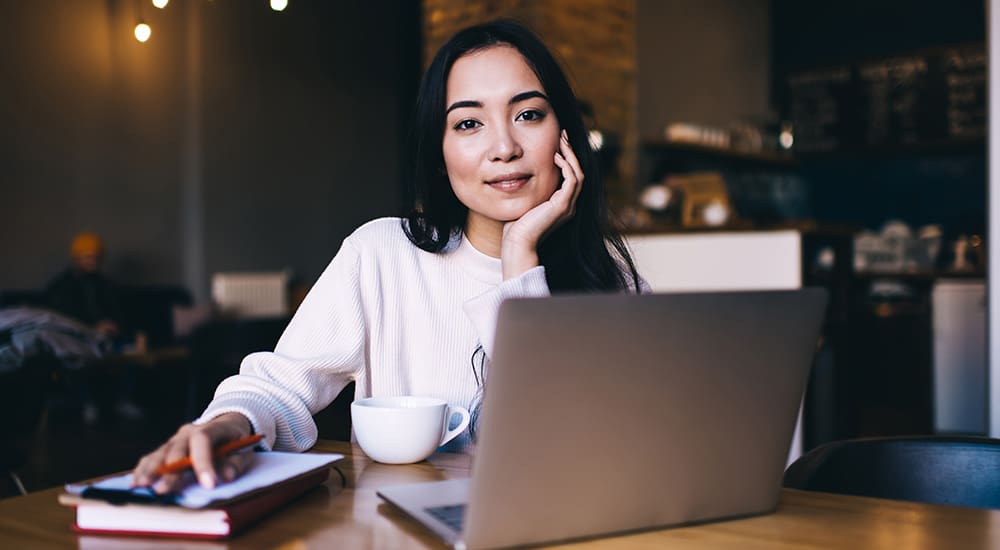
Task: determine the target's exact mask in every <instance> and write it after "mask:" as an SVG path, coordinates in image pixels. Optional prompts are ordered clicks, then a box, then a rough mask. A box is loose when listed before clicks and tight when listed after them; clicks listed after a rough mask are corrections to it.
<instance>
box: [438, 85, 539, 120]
mask: <svg viewBox="0 0 1000 550" xmlns="http://www.w3.org/2000/svg"><path fill="white" fill-rule="evenodd" d="M533 97H537V98H540V99H544V100H545V101H548V100H549V98H548V96H546V95H545V94H543V93H542V92H539V91H538V90H530V91H527V92H521V93H519V94H516V95H515V96H514V97H512V98H510V101H508V102H507V105H513V104H515V103H519V102H521V101H524V100H526V99H531V98H533ZM462 107H478V108H482V107H483V102H482V101H472V100H464V101H456V102H455V103H452V104H451V105H450V106H449V107H448V110H446V111H445V112H444V114H446V115H447V114H448V113H450V112H452V111H454V110H455V109H461V108H462Z"/></svg>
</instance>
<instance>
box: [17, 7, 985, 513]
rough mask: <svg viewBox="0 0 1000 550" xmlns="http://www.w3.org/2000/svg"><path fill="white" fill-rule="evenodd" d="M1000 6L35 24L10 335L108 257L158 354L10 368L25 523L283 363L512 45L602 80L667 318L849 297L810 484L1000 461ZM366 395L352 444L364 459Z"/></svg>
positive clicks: (36, 361) (589, 96)
mask: <svg viewBox="0 0 1000 550" xmlns="http://www.w3.org/2000/svg"><path fill="white" fill-rule="evenodd" d="M986 4H989V3H984V2H983V1H982V0H952V1H950V2H947V3H942V2H932V1H930V0H917V1H914V0H866V1H861V0H843V1H840V2H801V1H796V0H539V1H537V2H523V1H518V0H377V1H368V2H354V1H345V2H328V1H325V0H271V1H270V2H268V0H170V1H169V2H168V1H167V0H153V1H150V0H134V1H133V0H81V1H74V2H53V1H42V2H7V3H5V4H4V9H5V16H4V20H5V22H6V25H5V28H6V30H5V32H3V33H0V43H2V45H3V47H2V52H3V53H2V54H0V59H2V64H0V70H2V71H3V73H2V77H0V80H2V82H3V83H4V84H3V85H2V86H0V112H2V113H3V126H4V131H3V132H0V140H2V141H3V144H4V146H3V147H2V148H0V151H2V153H0V155H2V158H3V162H2V166H3V168H4V176H3V184H2V185H0V227H2V231H0V250H3V266H4V267H3V269H2V270H0V313H2V312H4V311H7V312H10V311H14V310H19V309H20V310H21V311H24V308H34V309H36V310H37V309H44V308H45V307H47V302H46V288H47V285H48V284H49V281H50V280H52V279H53V277H54V276H55V275H56V274H57V273H59V272H60V271H61V270H63V269H64V268H65V267H66V265H67V262H68V261H69V248H70V243H71V241H72V239H73V238H74V236H76V235H79V234H80V233H81V232H89V233H92V234H94V235H97V236H99V237H100V240H101V243H102V246H103V249H102V251H103V266H102V270H103V273H104V274H105V275H106V276H107V277H108V278H109V279H111V280H113V281H115V283H116V284H117V285H118V288H119V289H120V292H121V293H122V294H121V295H122V297H123V298H122V315H123V321H122V323H123V325H127V326H128V331H127V332H126V331H123V334H127V336H128V338H127V339H126V340H125V341H122V342H119V343H117V344H116V345H115V346H114V348H113V349H112V350H111V351H108V352H107V353H105V354H103V356H102V357H100V358H97V359H93V360H87V361H83V362H82V363H81V362H74V361H67V360H64V359H62V358H61V357H60V356H57V355H53V354H52V353H48V354H45V353H43V354H41V357H37V358H36V357H31V356H29V354H21V355H18V354H17V353H14V354H9V355H0V358H3V359H4V361H5V363H3V364H0V377H3V378H2V379H3V380H4V381H3V382H0V385H2V386H4V388H3V389H4V391H5V394H4V395H5V397H4V400H3V401H4V402H3V403H2V406H4V407H6V408H5V414H6V416H7V417H8V419H14V422H13V424H12V425H8V428H7V429H6V430H5V436H4V439H5V442H4V443H3V446H2V447H0V452H2V456H0V459H2V460H3V462H2V465H3V469H4V470H5V472H4V475H3V477H2V479H0V497H13V496H15V495H18V494H20V493H21V492H22V491H26V492H29V493H30V492H33V491H38V490H43V489H48V488H51V487H56V486H59V485H61V484H63V483H66V482H70V481H75V480H79V479H84V478H88V477H94V476H97V475H101V474H105V473H109V472H114V471H122V470H126V469H129V468H131V467H132V466H133V465H134V464H135V461H136V459H137V458H138V457H139V456H141V455H142V454H144V453H147V452H149V451H150V450H152V449H153V448H155V447H156V446H157V445H158V444H159V443H161V442H162V441H164V440H165V439H166V438H167V437H169V436H170V434H172V433H173V432H174V430H176V428H177V426H179V425H180V424H182V423H184V422H189V421H191V420H193V419H194V418H196V417H197V416H198V414H199V413H200V411H201V410H203V409H204V407H205V406H206V404H207V403H208V402H209V401H210V400H211V396H212V392H213V390H214V388H215V386H216V385H217V384H218V382H220V381H221V380H223V379H224V378H225V377H227V376H229V375H231V374H234V373H236V372H237V370H238V368H239V364H240V361H241V360H242V358H243V357H244V356H245V355H247V354H248V353H251V352H254V351H259V350H268V349H273V346H274V344H275V342H276V341H277V339H278V337H279V336H280V335H281V333H282V331H283V329H284V327H285V326H286V325H287V323H288V321H289V319H290V318H291V316H292V315H293V314H294V312H295V309H296V307H297V305H298V304H299V303H300V302H301V300H302V298H303V296H304V295H305V293H306V292H307V291H308V290H309V288H310V286H311V285H312V284H313V283H314V282H315V281H316V279H317V277H318V276H319V275H320V273H321V272H322V270H323V269H324V267H325V266H326V265H327V263H328V262H329V260H330V258H331V257H333V255H334V254H335V253H336V252H337V250H338V248H339V247H340V244H341V242H342V240H343V239H344V238H345V237H346V236H347V235H348V234H350V233H351V231H353V230H354V229H355V228H356V227H358V226H359V225H361V224H363V223H364V222H366V221H368V220H371V219H374V218H378V217H383V216H393V215H398V214H399V213H400V212H401V210H402V209H403V208H404V207H405V206H406V205H404V204H403V197H402V193H401V190H400V189H401V186H400V182H401V181H403V180H405V178H406V177H407V174H406V173H405V169H404V165H405V158H406V154H405V150H406V149H405V148H406V139H407V133H408V127H409V124H410V114H411V110H412V106H413V103H414V100H415V97H416V93H417V88H418V84H419V79H420V76H421V74H422V71H423V69H424V68H426V65H427V63H428V62H429V59H430V57H431V56H432V55H433V52H435V51H436V49H437V48H438V47H440V45H441V44H442V43H443V42H444V41H445V40H446V39H447V38H448V37H449V36H451V35H452V34H453V33H454V32H456V31H457V30H458V29H461V28H463V27H465V26H468V25H470V24H473V23H477V22H482V21H487V20H490V19H494V18H497V17H511V18H515V19H517V20H519V21H522V22H525V23H527V24H528V25H529V26H530V27H531V28H533V29H534V30H535V31H536V32H538V34H539V35H540V36H541V37H542V38H543V40H544V41H545V42H546V44H547V45H549V46H550V48H551V49H552V50H553V51H554V52H555V54H556V55H557V57H558V58H559V61H560V62H561V63H562V64H563V67H564V68H565V69H566V71H567V73H568V74H569V75H570V78H571V79H572V82H573V85H574V88H575V91H576V93H577V95H578V97H579V99H580V101H581V109H582V110H583V112H584V114H585V122H586V124H587V126H588V130H589V135H590V146H591V148H593V149H594V150H595V151H596V152H597V154H598V156H599V158H600V161H601V164H600V166H601V170H602V173H603V175H604V179H605V182H606V185H607V195H608V198H609V201H610V204H611V206H612V208H613V210H614V212H615V215H616V217H617V219H618V220H619V221H620V226H621V229H622V232H623V234H624V235H625V236H626V240H627V241H628V243H629V246H630V248H631V249H632V251H633V253H634V255H635V260H636V263H637V267H638V269H639V271H640V273H641V274H642V275H643V277H645V278H646V280H647V281H648V282H649V283H650V286H651V287H652V289H653V290H654V291H656V292H692V291H740V290H775V289H791V288H799V287H805V286H819V287H823V288H825V289H826V290H827V292H828V293H829V294H828V295H829V304H828V307H827V311H826V315H825V320H824V323H823V329H822V336H821V338H820V342H819V343H818V345H817V352H816V355H815V359H814V362H813V365H812V370H811V375H810V377H809V382H808V385H807V388H806V391H805V397H804V400H803V404H802V408H801V413H800V419H799V422H798V425H797V428H796V436H795V442H794V443H793V450H792V453H793V457H792V458H794V457H795V456H798V455H801V454H803V453H807V452H809V451H810V450H812V449H815V448H817V447H819V446H821V445H824V444H829V443H831V442H835V441H840V440H849V439H856V438H881V437H896V436H976V437H988V436H991V435H992V436H997V434H998V433H1000V432H998V424H1000V422H998V421H997V419H998V418H1000V416H998V415H1000V410H997V409H1000V407H997V406H996V405H995V404H996V403H1000V393H998V392H997V391H994V390H992V389H991V362H990V360H989V346H988V341H989V338H988V332H987V326H988V323H987V319H988V318H989V317H990V313H989V311H990V310H989V308H987V301H988V294H987V278H988V275H987V273H988V270H987V263H988V261H989V259H988V257H987V254H986V250H987V247H988V240H989V238H988V237H989V231H990V228H989V227H988V222H987V220H988V215H987V212H988V197H989V194H988V193H987V189H988V187H989V173H988V171H987V146H988V141H987V131H988V125H989V123H988V117H987V109H986V96H987V87H986V81H987V74H988V73H987V70H986V68H987V59H988V58H987V49H988V39H987V13H988V12H987V5H986ZM994 4H995V3H994ZM0 318H2V317H0ZM5 328H9V327H4V326H2V325H0V346H11V345H13V340H12V339H11V334H12V333H11V332H10V331H9V330H8V331H7V334H6V335H4V331H3V329H5ZM4 336H6V338H4ZM8 358H10V361H7V359H8ZM993 363H996V360H995V359H994V361H993ZM81 364H82V366H81ZM993 371H994V372H996V371H995V369H993ZM992 377H993V378H997V376H996V375H995V374H993V375H992ZM351 394H352V392H351V391H350V388H349V390H348V391H345V392H344V393H342V394H341V396H340V397H339V398H338V399H337V400H336V401H334V403H333V404H331V405H330V406H329V407H328V408H327V409H326V410H324V411H322V412H321V413H319V414H318V415H317V416H316V420H317V424H318V426H319V430H320V438H321V439H331V440H341V441H346V440H350V434H351V428H350V415H349V412H348V410H349V405H350V401H351V398H352V397H353V395H351ZM123 404H124V405H126V406H125V407H123V406H122V405H123ZM991 419H992V421H991Z"/></svg>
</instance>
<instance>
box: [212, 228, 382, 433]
mask: <svg viewBox="0 0 1000 550" xmlns="http://www.w3.org/2000/svg"><path fill="white" fill-rule="evenodd" d="M359 277H360V270H359V254H358V251H357V250H356V249H355V248H354V246H352V244H351V242H350V239H347V240H345V241H344V244H343V246H342V247H341V249H340V251H339V252H338V253H337V255H336V256H335V257H334V258H333V260H332V261H331V262H330V264H329V266H327V268H326V270H324V272H323V274H322V275H321V276H320V278H319V280H318V281H317V282H316V284H315V285H314V286H313V288H312V289H311V290H310V291H309V294H308V295H307V296H306V298H305V300H304V301H303V302H302V304H301V305H300V306H299V309H298V310H297V311H296V313H295V315H294V317H293V318H292V320H291V322H290V323H289V325H288V327H287V328H286V329H285V332H284V333H283V334H282V336H281V338H280V339H279V340H278V344H277V346H276V347H275V350H274V351H273V352H258V353H253V354H250V355H248V356H247V357H246V358H244V359H243V362H242V364H241V365H240V373H239V374H238V375H236V376H231V377H229V378H227V379H226V380H224V381H223V382H222V383H221V384H220V385H219V387H218V389H216V392H215V399H214V400H213V401H212V403H211V404H210V405H209V406H208V408H207V409H206V410H205V412H204V413H203V414H202V416H201V418H199V419H198V420H197V421H195V423H204V422H207V421H209V420H211V419H212V418H215V417H217V416H219V415H221V414H223V413H227V412H238V413H241V414H243V415H244V416H246V417H247V418H248V419H249V420H250V423H251V424H252V425H253V428H254V431H255V432H256V433H260V434H263V435H264V440H263V441H264V443H265V447H267V448H269V449H281V450H291V451H305V450H307V449H309V448H310V447H312V446H313V445H314V444H315V443H316V439H317V429H316V424H315V422H314V421H313V419H312V415H314V414H316V413H317V412H319V411H321V410H322V409H323V408H325V407H326V406H327V405H329V404H330V403H331V402H332V401H333V399H334V398H336V397H337V394H339V393H340V391H341V390H343V389H344V387H345V386H346V385H347V384H348V383H349V382H350V381H351V380H354V379H357V378H358V376H359V375H360V373H362V372H363V371H364V368H365V364H364V363H365V354H364V350H365V341H366V336H365V334H366V329H365V316H364V309H363V304H362V299H361V291H360V281H359Z"/></svg>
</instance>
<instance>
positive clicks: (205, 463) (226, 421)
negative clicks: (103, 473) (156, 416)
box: [132, 413, 253, 494]
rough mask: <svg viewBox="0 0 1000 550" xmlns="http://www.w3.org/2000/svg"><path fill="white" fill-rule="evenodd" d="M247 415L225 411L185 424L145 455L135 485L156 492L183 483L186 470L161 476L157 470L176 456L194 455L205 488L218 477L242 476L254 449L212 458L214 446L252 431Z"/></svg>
mask: <svg viewBox="0 0 1000 550" xmlns="http://www.w3.org/2000/svg"><path fill="white" fill-rule="evenodd" d="M252 431H253V430H252V428H251V425H250V421H249V420H247V417H245V416H243V415H242V414H239V413H225V414H222V415H219V416H217V417H215V418H213V419H212V420H210V421H208V422H206V423H204V424H201V425H197V426H196V425H194V424H185V425H183V426H181V427H180V429H178V430H177V433H176V434H174V435H173V437H171V438H170V439H169V440H167V442H166V443H164V444H163V445H160V448H158V449H156V450H155V451H153V452H151V453H149V454H148V455H146V456H144V457H142V458H141V459H140V460H139V463H138V464H137V465H136V467H135V470H134V471H133V472H132V473H133V479H134V484H135V486H136V487H146V486H149V485H152V486H153V490H154V491H155V492H157V493H160V494H163V493H169V492H173V491H174V490H176V489H178V488H180V487H181V486H182V483H181V478H182V476H183V475H184V472H179V473H175V474H164V475H163V476H158V475H157V474H156V470H157V469H158V468H159V467H160V466H163V465H164V464H168V463H170V462H173V461H175V460H180V459H182V458H184V457H186V456H190V457H191V462H192V463H193V465H194V466H193V470H194V473H195V476H197V478H198V482H199V483H200V484H201V485H202V486H203V487H206V488H212V487H215V486H216V485H217V484H218V483H219V480H220V479H221V480H222V481H224V482H225V481H232V480H234V479H236V478H237V477H239V475H240V474H242V473H243V472H244V471H245V470H246V469H247V467H248V466H249V465H250V462H251V461H252V460H253V454H252V453H233V454H230V455H228V456H225V457H223V458H220V459H218V462H214V461H213V457H212V450H213V449H214V448H215V447H218V446H219V445H221V444H223V443H227V442H229V441H233V440H235V439H239V438H241V437H246V436H248V435H250V434H251V432H252Z"/></svg>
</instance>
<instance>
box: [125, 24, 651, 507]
mask: <svg viewBox="0 0 1000 550" xmlns="http://www.w3.org/2000/svg"><path fill="white" fill-rule="evenodd" d="M414 122H415V126H414V128H415V131H414V136H413V137H414V139H413V141H414V144H413V147H412V152H413V159H412V165H413V166H412V168H413V171H412V182H411V184H410V188H409V189H408V193H409V195H410V196H409V199H410V201H411V202H410V204H412V205H414V210H413V211H412V212H411V213H410V214H409V215H407V216H406V217H405V218H403V219H395V218H383V219H379V220H375V221H372V222H369V223H367V224H365V225H363V226H362V227H360V228H358V229H357V230H356V231H355V232H354V233H353V234H352V235H351V236H349V237H348V238H347V239H345V240H344V243H343V245H342V247H341V249H340V251H338V253H337V255H336V256H335V257H334V258H333V260H332V261H331V262H330V265H329V266H328V267H327V269H326V270H325V271H324V273H323V274H322V275H321V276H320V278H319V280H318V281H317V282H316V285H315V286H314V287H313V289H312V290H311V291H310V292H309V295H308V296H307V297H306V299H305V301H303V303H302V305H301V306H300V307H299V309H298V311H297V312H296V313H295V316H294V317H293V319H292V321H291V322H290V323H289V325H288V328H287V329H286V330H285V333H284V334H283V335H282V337H281V339H280V340H279V341H278V344H277V346H276V348H275V351H274V352H267V353H264V352H262V353H254V354H251V355H249V356H247V357H246V359H244V361H243V364H242V365H241V367H240V374H239V375H236V376H233V377H230V378H228V379H226V380H225V381H223V382H222V383H221V384H220V385H219V388H218V390H216V395H215V399H214V400H213V401H212V403H211V404H209V406H208V409H207V410H206V411H205V413H204V414H203V415H202V416H201V418H199V419H198V420H196V421H195V422H194V423H193V424H189V425H186V426H183V427H181V428H180V430H178V432H177V434H175V435H174V436H173V437H172V438H171V439H170V440H169V441H168V442H167V443H165V444H164V445H163V446H161V447H160V448H159V449H157V450H155V451H153V452H152V453H150V454H149V455H147V456H145V457H143V459H142V460H141V461H140V462H139V464H138V466H137V467H136V470H135V480H136V483H137V484H148V483H152V482H154V481H156V484H155V485H154V490H156V491H157V492H166V491H169V490H171V489H172V488H173V487H174V486H175V484H177V483H178V478H177V476H176V475H166V476H163V477H162V478H160V479H159V480H156V477H155V475H154V474H153V471H154V470H155V469H156V468H157V467H158V466H160V465H161V464H164V463H165V462H169V461H173V460H177V459H179V458H183V457H184V456H188V455H190V456H191V458H192V461H193V462H194V470H195V472H196V474H197V475H198V479H199V481H200V482H201V483H202V484H203V485H205V486H208V487H211V486H214V485H215V484H216V483H217V482H218V481H219V479H220V478H221V479H222V480H231V479H233V478H235V477H236V476H237V475H239V473H240V471H241V470H242V469H243V468H244V467H245V465H246V459H245V457H242V456H240V455H239V454H236V455H231V456H230V457H227V458H226V459H224V460H223V461H222V462H221V463H220V464H218V465H216V466H217V468H214V467H213V464H212V459H211V448H212V447H213V446H216V445H219V444H220V443H223V442H225V441H229V440H233V439H236V438H239V437H243V436H246V435H248V434H250V433H261V434H264V436H265V439H264V446H265V447H267V448H274V449H284V450H296V451H303V450H306V449H308V448H309V447H311V446H312V445H313V444H314V443H315V441H316V426H315V424H314V422H313V420H312V415H313V414H315V413H317V412H319V411H320V410H322V409H323V408H325V407H326V406H327V405H328V404H329V403H330V402H331V401H333V399H334V398H335V397H336V396H337V394H338V393H340V391H341V390H342V389H343V388H344V387H345V386H346V385H347V384H348V383H349V382H351V381H352V380H353V381H355V382H356V389H355V398H356V399H361V398H364V397H369V396H373V395H403V394H409V395H428V396H435V397H439V398H442V399H444V400H446V401H448V402H449V403H453V404H456V405H462V406H469V405H470V404H474V403H475V401H476V400H477V396H478V390H479V388H480V386H481V384H482V382H483V378H484V375H485V365H486V361H487V358H488V357H489V356H490V355H491V354H492V351H493V350H492V345H493V341H492V339H493V330H494V325H495V322H496V313H497V308H498V307H499V305H500V303H501V302H502V301H503V300H505V299H507V298H511V297H525V296H545V295H548V294H549V293H550V292H552V291H615V290H618V291H621V290H633V291H634V290H636V289H645V286H644V283H642V281H641V280H640V279H639V276H638V274H637V273H636V270H635V267H634V266H633V264H632V261H631V259H630V257H629V254H628V252H627V250H626V249H625V247H624V245H623V244H622V241H621V238H620V237H619V236H618V235H617V234H616V233H615V232H614V231H613V230H612V228H611V224H610V222H609V219H608V218H609V216H608V212H607V210H606V206H605V199H604V190H603V188H602V187H601V184H600V181H597V180H598V177H599V172H598V170H597V169H596V166H595V164H594V157H593V154H592V153H591V151H590V150H589V148H588V147H587V143H588V142H587V135H586V131H585V128H584V126H583V122H582V119H581V116H580V113H579V110H578V107H577V101H576V98H575V96H574V95H573V92H572V90H571V89H570V86H569V84H568V83H567V81H566V78H565V76H564V75H563V73H562V71H561V70H560V68H559V66H558V64H557V63H556V62H555V60H554V59H553V58H552V55H551V54H550V53H549V52H548V50H546V48H545V46H544V45H543V44H542V43H541V42H540V41H539V40H538V38H536V37H535V36H534V35H533V34H531V32H529V31H528V30H526V29H525V28H523V27H521V26H520V25H518V24H516V23H513V22H510V21H497V22H493V23H488V24H485V25H480V26H476V27H471V28H468V29H466V30H463V31H461V32H459V33H458V34H457V35H455V36H454V37H453V38H452V39H451V40H450V41H449V42H448V43H446V44H445V45H444V46H443V47H442V48H441V50H440V51H439V52H438V53H437V55H436V56H435V58H434V60H433V62H432V63H431V66H430V68H429V69H428V71H427V73H426V75H425V76H424V79H423V81H422V83H421V88H420V93H419V97H418V100H417V106H416V113H415V121H414ZM574 145H575V147H576V148H575V149H574ZM585 176H586V178H587V183H586V184H584V178H585ZM609 247H610V250H609ZM470 360H471V363H472V368H470ZM467 443H468V436H466V437H465V440H464V441H462V442H460V443H459V445H462V444H467Z"/></svg>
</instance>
